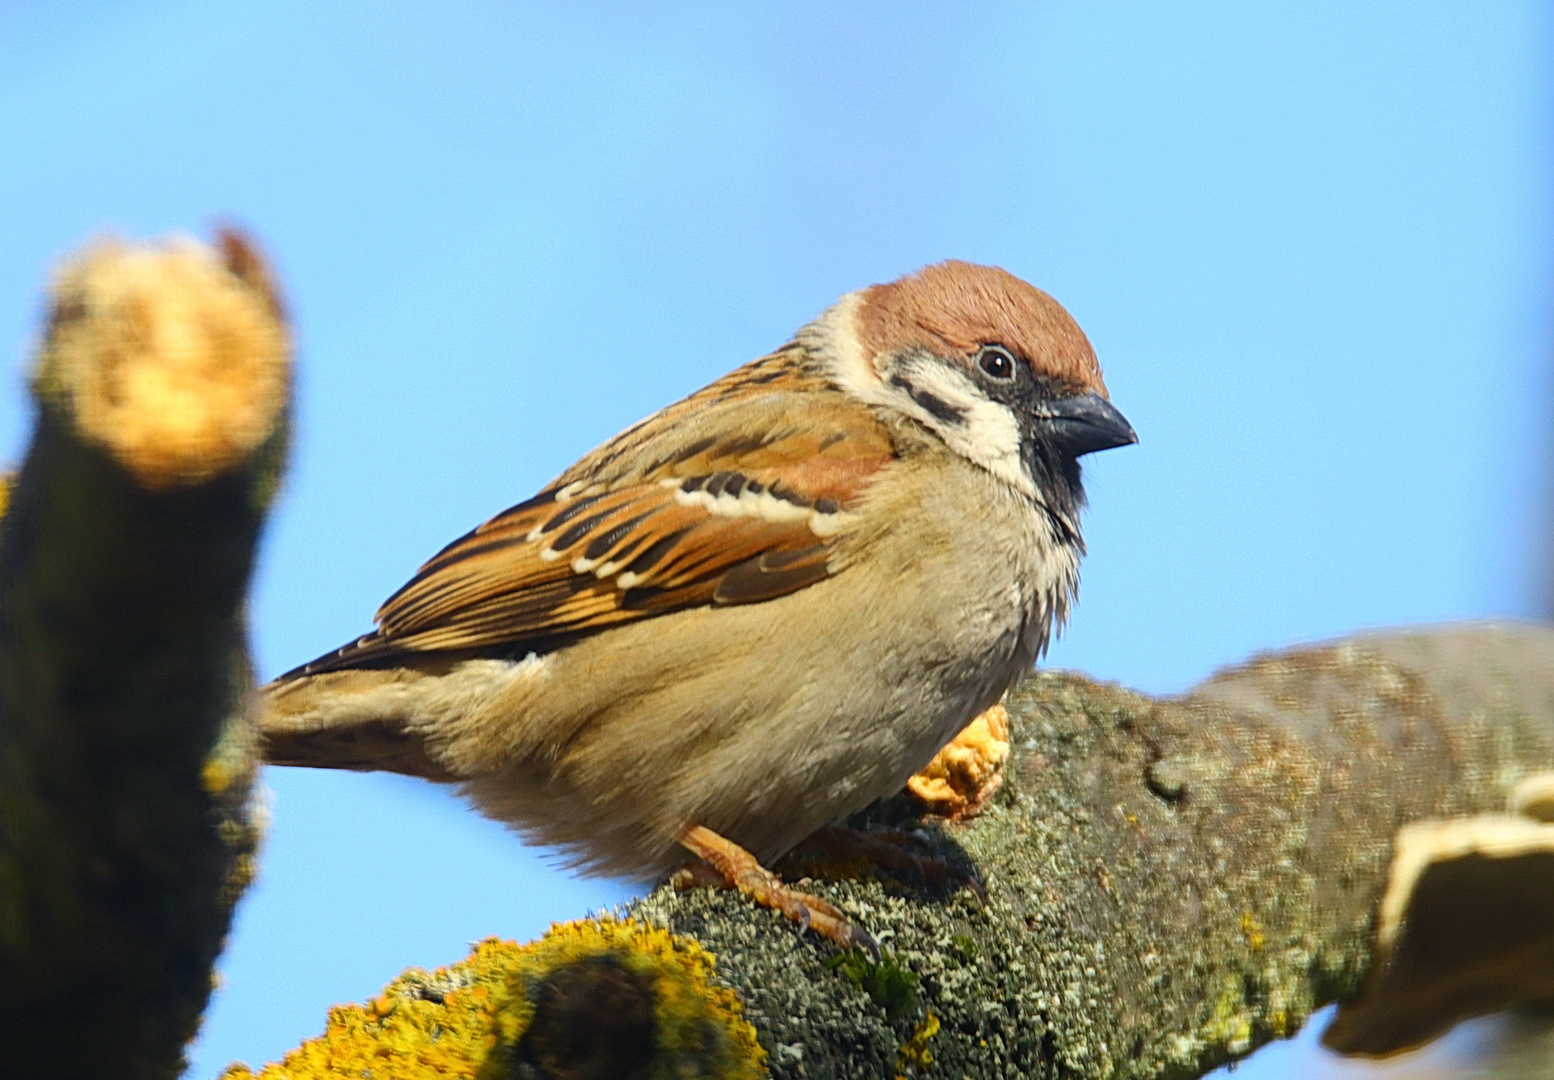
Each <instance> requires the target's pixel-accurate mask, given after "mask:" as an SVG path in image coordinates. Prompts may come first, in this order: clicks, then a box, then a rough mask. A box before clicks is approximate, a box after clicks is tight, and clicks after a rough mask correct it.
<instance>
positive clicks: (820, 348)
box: [799, 293, 1038, 499]
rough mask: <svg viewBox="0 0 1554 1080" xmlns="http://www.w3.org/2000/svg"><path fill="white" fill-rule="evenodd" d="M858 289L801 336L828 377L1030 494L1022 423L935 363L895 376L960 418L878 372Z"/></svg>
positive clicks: (914, 365)
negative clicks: (861, 327) (936, 410)
mask: <svg viewBox="0 0 1554 1080" xmlns="http://www.w3.org/2000/svg"><path fill="white" fill-rule="evenodd" d="M862 300H863V294H862V293H848V294H847V295H846V296H844V297H842V298H841V299H840V300H838V301H837V302H836V303H835V304H834V305H832V306H831V307H830V308H828V309H826V311H825V312H824V313H823V314H822V315H821V316H820V318H818V319H816V320H815V321H814V322H812V323H810V324H809V325H808V326H806V327H805V328H804V329H803V330H802V331H801V332H800V334H799V338H800V340H801V341H803V342H804V343H805V344H806V345H807V346H808V347H809V348H811V349H813V350H814V351H815V352H817V353H818V354H819V355H821V356H823V357H825V358H826V360H827V362H828V367H829V373H830V376H831V378H832V379H833V380H834V381H835V382H836V384H837V385H838V386H840V387H841V388H842V389H843V390H845V391H847V392H848V393H849V394H851V395H852V396H853V397H855V398H857V399H858V400H859V401H862V402H865V403H866V404H869V405H883V406H885V407H886V408H890V409H894V410H895V411H896V412H900V413H904V414H906V415H907V416H910V417H912V418H913V419H914V420H917V421H918V422H920V423H921V424H923V425H924V426H926V427H927V428H929V430H931V431H934V432H937V433H938V435H939V437H940V438H942V439H943V440H944V441H945V442H946V443H947V444H948V445H949V447H950V448H951V449H952V450H954V451H955V452H956V453H958V454H960V455H961V456H962V457H965V458H967V459H968V460H970V461H973V462H975V463H976V464H978V465H980V466H981V467H982V468H984V469H986V470H987V471H988V472H990V473H992V474H993V475H994V476H996V477H998V478H999V479H1000V480H1002V481H1004V483H1006V484H1009V485H1010V486H1011V487H1013V488H1014V489H1015V490H1016V491H1019V492H1021V493H1023V494H1025V495H1027V496H1029V497H1030V498H1033V499H1034V498H1037V497H1038V496H1037V493H1036V485H1035V484H1033V483H1032V482H1031V478H1030V477H1029V476H1028V475H1026V472H1025V466H1024V464H1023V463H1022V462H1021V460H1020V427H1019V424H1018V423H1016V422H1015V418H1014V413H1013V412H1011V411H1010V410H1009V409H1008V407H1006V406H1004V405H1000V404H999V403H998V402H996V401H993V400H992V399H990V398H989V397H988V396H987V395H986V394H984V393H983V392H982V391H981V389H979V388H978V387H977V386H976V384H975V383H973V382H972V381H971V379H970V378H969V377H968V376H966V375H962V374H960V373H959V372H956V371H954V370H952V369H950V368H947V367H945V366H944V365H942V364H939V363H935V362H933V361H926V362H925V361H917V362H915V363H912V362H909V363H908V364H907V365H905V366H904V367H903V369H902V370H900V371H899V372H897V374H898V375H901V376H904V377H906V378H907V379H908V381H910V382H911V383H912V384H913V386H914V387H915V388H917V389H918V390H919V392H920V393H929V394H932V395H933V396H934V397H936V398H938V399H939V400H940V401H941V402H943V403H944V404H945V405H947V406H949V407H950V408H953V409H954V410H955V411H957V412H958V413H960V417H959V420H958V422H956V423H951V422H950V421H947V420H944V419H941V418H940V417H937V416H934V415H933V413H931V412H929V411H928V410H927V409H925V408H924V407H923V406H922V405H920V404H918V403H917V402H916V401H914V400H912V395H911V394H909V393H907V391H906V390H905V389H903V388H901V387H899V386H893V385H891V383H890V374H889V373H882V372H880V371H878V370H877V369H876V368H875V366H874V363H873V361H872V360H871V359H870V358H869V357H868V356H866V355H865V353H864V348H863V343H862V342H861V341H860V340H859V339H858V330H857V321H856V319H857V311H858V305H859V304H860V303H862Z"/></svg>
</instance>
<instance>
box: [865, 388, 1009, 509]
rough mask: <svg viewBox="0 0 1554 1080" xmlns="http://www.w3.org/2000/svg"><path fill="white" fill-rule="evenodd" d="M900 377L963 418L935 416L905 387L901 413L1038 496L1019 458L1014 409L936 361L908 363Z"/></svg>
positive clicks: (979, 463)
mask: <svg viewBox="0 0 1554 1080" xmlns="http://www.w3.org/2000/svg"><path fill="white" fill-rule="evenodd" d="M896 378H898V379H901V380H904V381H906V382H907V383H909V384H910V386H911V388H912V389H913V390H915V391H916V392H917V394H918V396H923V395H932V396H933V397H934V398H936V399H938V401H939V402H942V403H943V404H944V405H945V406H947V407H949V408H950V409H953V410H954V411H955V412H956V413H958V414H959V416H958V418H956V419H953V420H946V419H943V418H941V417H938V416H935V415H934V414H933V413H932V412H930V411H929V410H928V409H927V408H924V407H923V406H922V405H920V404H918V402H917V401H915V400H913V397H912V394H911V393H910V392H909V391H908V390H907V389H905V388H901V389H900V390H899V393H900V395H901V400H900V401H898V403H897V405H896V407H897V408H899V409H901V410H902V411H903V412H907V413H909V414H910V415H912V416H914V417H916V418H917V419H918V420H920V421H921V422H922V423H924V424H926V425H927V426H928V427H930V428H932V429H933V430H934V431H936V432H937V433H938V434H939V437H940V438H942V439H943V440H944V441H945V442H946V443H948V444H949V446H950V449H952V450H954V451H955V452H956V453H958V454H960V455H961V456H962V457H965V458H968V459H970V460H971V461H974V462H976V463H977V464H978V465H980V466H982V467H983V468H984V469H986V470H987V471H988V472H990V473H992V474H993V475H994V476H996V477H998V478H999V479H1000V480H1002V481H1004V482H1005V483H1006V484H1009V485H1010V486H1011V487H1014V488H1015V489H1016V490H1018V491H1021V492H1024V493H1025V494H1026V495H1029V496H1031V497H1032V498H1035V497H1036V486H1035V485H1034V484H1033V483H1031V478H1030V477H1029V476H1028V475H1027V474H1026V472H1025V465H1024V463H1023V462H1022V461H1021V459H1020V445H1021V440H1020V425H1019V423H1018V422H1017V421H1016V420H1015V418H1014V411H1013V410H1012V409H1010V408H1009V406H1007V405H1004V404H1002V403H1000V402H997V401H994V400H993V399H992V398H990V397H988V396H987V395H986V394H985V393H983V392H982V389H981V387H979V386H977V384H976V383H974V382H972V381H971V378H970V377H969V376H967V375H964V374H962V373H961V372H959V371H956V370H955V369H953V368H949V367H946V366H944V365H943V364H940V363H937V362H935V361H932V360H909V361H907V362H906V363H905V364H903V365H901V369H900V371H899V373H898V374H897V376H896ZM892 389H896V388H895V387H892Z"/></svg>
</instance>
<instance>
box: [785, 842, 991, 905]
mask: <svg viewBox="0 0 1554 1080" xmlns="http://www.w3.org/2000/svg"><path fill="white" fill-rule="evenodd" d="M913 849H916V850H913ZM817 856H818V858H817ZM783 861H784V863H786V864H787V865H788V866H790V867H793V868H801V869H802V870H803V871H804V872H806V873H815V874H824V875H826V876H838V875H846V876H851V877H862V876H864V875H866V874H876V873H879V872H883V873H884V874H885V875H887V876H888V877H891V878H894V879H895V880H897V881H899V882H901V883H903V884H906V885H908V886H914V887H921V888H927V889H929V890H932V891H935V892H941V891H951V892H953V891H954V890H955V889H959V888H969V889H971V890H972V891H973V892H975V893H976V894H977V895H978V896H981V897H983V898H984V899H986V897H987V893H986V890H985V889H984V888H983V887H982V882H981V881H980V880H978V878H977V876H976V874H974V873H972V872H970V871H967V870H964V869H962V868H960V867H958V866H955V865H954V864H952V863H949V862H946V861H945V860H944V859H941V858H939V857H937V856H936V855H934V854H933V852H932V850H931V848H930V847H929V844H928V841H927V840H926V839H925V838H924V837H923V835H922V834H921V833H918V832H913V831H910V830H905V829H887V830H883V831H875V832H866V831H864V830H861V829H851V828H848V827H846V826H844V825H822V826H821V827H820V828H818V829H816V830H815V831H814V832H812V833H810V834H809V836H807V837H805V838H804V839H803V840H801V841H799V843H798V846H797V847H795V848H794V849H793V851H792V852H790V853H789V854H787V855H785V856H784V857H783Z"/></svg>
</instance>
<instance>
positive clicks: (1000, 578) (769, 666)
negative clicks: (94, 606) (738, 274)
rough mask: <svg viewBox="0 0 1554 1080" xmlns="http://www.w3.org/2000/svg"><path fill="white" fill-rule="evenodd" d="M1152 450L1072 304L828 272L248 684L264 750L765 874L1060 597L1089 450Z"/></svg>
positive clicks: (958, 712)
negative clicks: (743, 344) (361, 630)
mask: <svg viewBox="0 0 1554 1080" xmlns="http://www.w3.org/2000/svg"><path fill="white" fill-rule="evenodd" d="M1134 442H1137V436H1136V434H1135V433H1134V430H1133V428H1132V426H1131V425H1130V424H1129V423H1128V421H1127V420H1126V419H1125V418H1124V417H1123V415H1122V413H1121V412H1120V411H1118V409H1117V408H1116V407H1115V406H1113V405H1112V404H1111V401H1110V397H1109V394H1108V392H1107V389H1106V385H1105V382H1104V381H1103V378H1102V373H1101V368H1100V365H1099V363H1098V361H1097V359H1096V356H1095V352H1094V350H1093V349H1092V348H1091V345H1090V343H1089V341H1088V339H1087V338H1086V337H1085V334H1084V333H1083V331H1081V330H1080V328H1079V325H1078V324H1077V323H1076V322H1075V320H1074V319H1073V317H1072V316H1071V315H1069V313H1068V312H1067V311H1066V310H1065V309H1064V308H1063V307H1062V306H1061V305H1060V304H1059V303H1058V302H1057V301H1056V300H1054V299H1053V298H1052V297H1050V296H1049V295H1048V294H1046V293H1045V292H1042V291H1041V290H1039V289H1037V288H1036V287H1034V286H1032V285H1030V284H1028V283H1026V282H1025V281H1023V280H1022V279H1020V278H1018V277H1016V276H1015V275H1013V274H1011V273H1009V272H1007V271H1005V270H1003V269H1000V268H998V267H993V266H984V265H978V264H974V263H968V262H962V261H957V260H949V261H944V262H939V263H935V264H932V265H929V266H926V267H923V268H922V269H920V270H917V271H915V272H913V273H909V274H907V275H905V276H903V277H901V278H899V279H897V280H895V281H892V282H889V283H886V284H877V285H872V286H869V287H867V288H863V289H860V290H857V291H855V292H850V293H848V294H846V295H844V296H842V297H841V298H840V299H839V300H838V301H837V302H836V303H834V304H832V305H831V306H830V307H828V308H826V309H825V310H824V311H823V312H822V313H821V314H820V315H819V316H818V317H817V318H815V319H814V320H813V321H811V322H809V323H808V324H806V325H805V326H803V327H802V328H800V329H799V330H798V331H797V333H795V334H794V336H793V337H792V338H791V339H790V340H789V341H788V342H787V343H786V344H784V345H783V346H781V347H780V348H778V349H777V350H776V351H774V352H772V353H770V354H768V355H766V356H762V357H760V358H758V359H756V360H753V361H751V362H749V363H747V364H745V365H744V366H742V367H739V368H736V369H735V370H733V371H732V372H730V373H729V374H727V375H725V376H723V377H722V378H719V379H717V380H716V381H714V382H712V383H711V384H709V385H708V386H706V387H705V388H703V389H701V390H698V391H696V392H695V393H693V394H691V395H690V396H689V397H686V398H684V399H683V400H681V401H679V402H677V403H675V404H672V405H669V406H668V407H666V408H663V409H661V410H660V411H658V412H656V413H653V414H652V415H651V416H649V417H647V418H646V419H645V420H642V421H640V422H639V423H637V424H635V425H633V426H631V427H628V428H627V429H625V430H624V431H622V432H621V433H620V434H618V435H616V436H615V437H614V438H612V439H610V440H608V441H607V442H605V443H604V444H602V445H601V446H599V447H598V448H597V449H595V450H593V451H592V452H590V453H588V454H587V455H585V456H584V457H583V458H582V459H581V460H579V461H578V462H577V463H576V464H575V465H573V466H572V467H571V468H569V469H567V470H566V471H565V472H563V473H562V474H561V475H560V476H558V477H556V479H555V480H553V481H552V482H551V483H550V484H548V485H546V486H545V487H544V488H543V489H542V490H541V491H540V492H539V493H538V494H536V495H535V496H534V497H532V498H530V499H528V500H526V501H524V502H521V503H519V504H517V505H516V506H513V507H511V508H510V509H508V510H505V511H503V512H502V513H500V514H497V515H496V516H495V517H493V518H491V519H490V520H489V521H487V522H485V523H484V524H482V525H480V526H479V527H478V528H476V529H474V530H473V531H471V532H469V533H466V534H465V535H464V536H461V537H460V538H458V539H457V540H454V541H453V542H452V543H450V544H448V545H447V546H446V547H444V548H443V549H442V550H441V551H440V552H438V553H437V554H436V555H434V556H433V557H432V558H431V559H430V560H429V561H428V562H426V564H425V565H423V566H422V567H421V568H420V570H419V571H418V572H417V573H416V574H415V575H414V576H413V577H412V578H411V579H410V580H409V581H408V582H407V583H406V584H405V585H404V586H403V587H402V588H400V589H399V591H397V592H396V593H394V594H393V595H392V596H391V597H390V598H389V599H388V600H387V601H386V602H385V603H384V604H383V606H382V607H381V608H380V609H379V610H378V612H377V615H376V617H375V620H374V622H375V624H376V629H374V630H373V631H371V632H370V633H367V634H365V635H364V636H361V637H359V638H358V639H356V640H355V641H352V642H351V643H350V644H347V645H345V646H344V647H342V648H339V649H337V650H335V651H333V652H330V653H328V654H326V655H324V656H322V657H319V658H318V659H316V660H313V661H312V662H310V663H307V664H304V665H302V666H301V667H298V668H296V669H294V670H292V671H289V672H287V673H286V674H284V675H281V676H280V677H279V678H277V679H275V680H274V681H272V682H271V683H269V684H268V685H266V686H264V687H262V688H261V690H260V694H259V698H260V708H259V710H258V714H259V721H258V723H259V732H260V737H261V742H262V746H263V749H264V754H265V757H266V759H267V760H268V761H269V762H271V763H273V764H279V765H293V766H310V767H320V768H333V769H351V770H388V771H392V772H398V773H405V774H409V775H413V776H419V777H424V778H426V779H428V780H432V781H437V782H441V783H446V784H451V785H454V786H456V787H457V788H458V789H459V790H460V791H461V792H462V794H463V795H464V796H466V797H467V798H468V799H469V800H470V801H472V802H473V803H474V805H475V806H476V807H477V808H478V809H479V810H481V811H482V812H484V813H485V814H487V815H489V816H490V817H493V818H495V819H497V820H499V821H502V822H505V823H507V824H508V825H510V826H512V827H513V828H514V829H516V830H517V831H518V832H519V833H520V834H521V835H522V836H524V837H525V838H526V839H528V840H530V841H533V842H537V843H539V844H543V845H547V846H552V847H554V848H558V849H560V851H561V852H562V853H563V855H564V857H565V858H566V859H568V860H569V862H570V863H571V864H572V865H573V866H574V867H575V868H578V869H581V870H583V871H585V872H593V873H602V874H610V875H617V876H626V877H633V878H637V879H651V878H654V877H663V876H666V875H668V874H671V873H673V872H675V871H676V870H678V869H680V868H683V867H685V866H686V865H687V864H692V865H695V864H697V863H698V860H700V862H701V865H700V869H701V870H702V871H703V872H708V868H709V867H710V868H711V870H710V872H711V873H712V874H713V875H714V876H721V877H722V878H723V879H724V880H725V881H726V883H727V884H730V885H733V886H737V887H738V888H740V889H742V890H743V891H744V892H746V893H747V894H749V895H750V896H752V897H753V898H754V899H755V900H756V901H757V902H759V903H762V904H765V905H767V906H770V907H774V908H776V909H778V910H780V911H782V912H784V913H785V914H787V915H788V916H790V917H791V918H793V919H795V920H797V921H798V922H799V923H800V924H801V926H811V927H813V928H815V929H816V930H817V931H819V932H820V933H821V934H823V935H824V936H826V937H828V938H830V939H832V940H834V941H836V942H837V943H839V944H842V945H845V946H852V945H862V946H866V947H867V946H872V943H873V941H872V938H871V937H870V936H869V935H868V934H867V932H866V931H863V930H862V929H860V928H858V927H855V926H854V925H853V924H852V923H851V921H850V920H849V919H848V918H847V917H846V915H845V914H844V913H843V912H841V911H840V910H839V909H837V908H836V907H835V906H833V905H831V904H829V903H828V902H827V901H825V900H823V899H821V898H819V897H816V896H812V895H808V894H805V893H800V892H797V891H796V890H794V889H792V888H790V887H789V886H787V885H785V884H784V883H782V881H781V880H780V878H778V877H777V875H775V874H773V873H771V872H770V871H769V870H767V869H766V867H767V866H768V865H770V864H771V863H772V862H773V861H774V860H776V859H778V858H779V857H780V856H782V855H783V854H784V853H785V852H786V851H788V850H789V849H791V848H793V847H794V846H795V845H796V844H798V843H799V842H800V841H801V840H803V839H804V838H805V837H806V836H808V835H810V834H811V833H813V832H815V831H816V830H817V829H820V828H822V827H825V826H827V825H829V824H830V823H834V822H836V821H839V820H841V819H843V818H845V817H846V816H847V815H849V814H851V813H853V812H855V811H858V810H860V809H862V808H863V807H865V806H867V805H869V804H870V803H872V802H874V801H875V800H876V799H879V798H881V797H884V796H889V795H892V794H894V793H896V792H898V791H900V790H901V789H902V787H903V785H904V784H905V783H906V781H907V780H908V779H909V778H910V777H911V776H912V775H913V774H914V773H916V772H917V771H918V770H920V769H921V768H923V767H924V766H925V765H926V764H927V763H928V762H929V761H930V759H932V758H933V757H934V754H935V753H936V752H937V751H938V750H939V749H940V748H941V747H942V746H944V745H945V744H946V743H947V742H948V741H949V740H950V739H952V738H953V737H954V736H955V734H956V733H957V732H958V731H960V730H961V729H962V728H964V727H965V726H966V725H967V724H968V723H969V722H971V721H972V720H973V719H974V718H975V717H977V716H978V715H979V714H980V713H982V712H983V711H984V710H986V709H988V708H989V707H991V706H993V705H994V704H996V703H997V702H998V701H999V699H1000V698H1001V696H1002V695H1003V693H1004V691H1005V690H1006V689H1007V688H1008V687H1009V686H1010V685H1011V684H1012V683H1013V682H1015V681H1016V680H1018V679H1019V678H1020V677H1021V676H1023V675H1024V674H1026V673H1027V672H1028V671H1029V670H1030V669H1031V668H1032V667H1033V666H1034V664H1035V663H1036V661H1037V660H1038V659H1039V658H1040V657H1041V656H1042V654H1043V653H1044V652H1045V650H1046V648H1047V645H1048V643H1049V641H1050V639H1051V637H1052V635H1053V634H1054V633H1055V632H1056V631H1057V630H1058V629H1060V628H1061V626H1062V625H1063V624H1064V623H1065V621H1066V619H1067V617H1068V613H1069V611H1070V608H1071V606H1072V604H1073V603H1074V600H1075V598H1076V594H1077V588H1078V581H1079V563H1080V557H1081V556H1082V555H1083V554H1084V550H1085V547H1084V541H1083V539H1082V536H1081V532H1080V514H1081V510H1082V509H1083V507H1084V505H1085V495H1084V489H1083V486H1082V483H1081V471H1080V464H1079V458H1080V457H1082V456H1084V455H1086V454H1089V453H1092V452H1095V451H1099V450H1104V449H1108V448H1112V447H1119V446H1124V445H1128V444H1131V443H1134Z"/></svg>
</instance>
